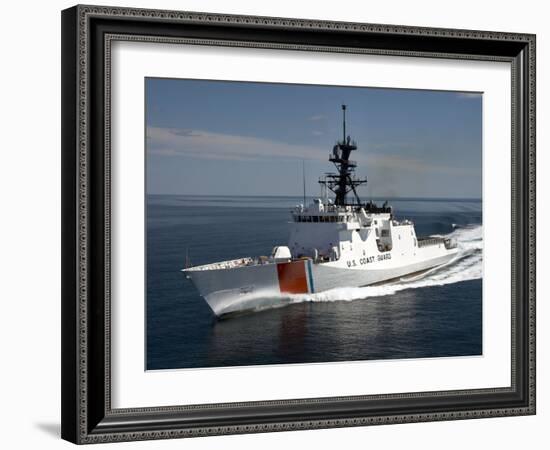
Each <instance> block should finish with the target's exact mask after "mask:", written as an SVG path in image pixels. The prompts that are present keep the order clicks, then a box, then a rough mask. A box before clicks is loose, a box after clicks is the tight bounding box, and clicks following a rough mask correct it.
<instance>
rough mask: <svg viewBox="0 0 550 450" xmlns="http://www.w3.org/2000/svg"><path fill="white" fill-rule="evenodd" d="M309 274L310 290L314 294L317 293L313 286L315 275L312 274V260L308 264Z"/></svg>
mask: <svg viewBox="0 0 550 450" xmlns="http://www.w3.org/2000/svg"><path fill="white" fill-rule="evenodd" d="M307 274H308V277H309V290H310V292H311V293H312V294H313V293H314V292H315V287H314V286H313V275H312V273H311V260H308V262H307Z"/></svg>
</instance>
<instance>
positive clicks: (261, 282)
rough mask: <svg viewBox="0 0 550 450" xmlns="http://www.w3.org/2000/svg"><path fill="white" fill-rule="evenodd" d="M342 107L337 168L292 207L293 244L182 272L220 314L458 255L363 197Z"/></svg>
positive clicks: (395, 275) (333, 157)
mask: <svg viewBox="0 0 550 450" xmlns="http://www.w3.org/2000/svg"><path fill="white" fill-rule="evenodd" d="M342 112H343V135H342V140H341V141H338V142H337V143H336V145H334V147H333V149H332V152H331V153H330V155H329V161H330V162H332V163H333V164H334V166H335V168H336V172H331V173H326V174H325V175H324V176H323V177H322V178H321V179H320V180H319V183H320V184H321V187H322V188H323V195H322V196H321V198H317V199H314V201H313V202H312V203H311V204H310V205H307V206H306V205H305V204H301V205H297V206H296V207H295V208H294V209H293V210H292V211H291V217H292V222H291V224H290V235H289V240H288V243H287V245H279V246H275V247H274V248H273V251H272V253H271V255H270V256H269V257H263V256H259V257H244V258H239V259H234V260H230V261H222V262H215V263H211V264H206V265H201V266H195V267H187V268H185V269H184V270H183V271H184V273H185V274H186V276H187V277H188V278H190V279H191V280H192V281H193V283H194V284H195V286H196V287H197V289H198V290H199V292H200V294H201V295H202V296H203V297H204V299H205V300H206V302H207V303H208V305H209V306H210V308H211V309H212V311H213V312H214V314H216V315H217V316H221V315H224V314H228V313H233V312H237V311H243V310H249V309H255V308H261V307H263V306H266V305H273V304H277V303H278V302H284V301H285V298H288V296H289V295H293V294H308V293H310V294H311V293H316V292H322V291H325V290H328V289H334V288H339V287H357V286H367V285H371V284H375V283H381V282H386V281H390V280H394V279H399V278H401V277H404V276H407V275H410V274H414V273H418V272H423V271H426V270H428V269H431V268H433V267H436V266H439V265H442V264H445V263H447V262H449V261H450V260H451V259H453V258H454V256H455V255H456V253H457V248H456V247H457V246H456V242H454V240H452V239H445V238H441V237H426V238H420V237H417V236H416V232H415V229H414V224H413V223H412V222H411V221H409V220H401V221H398V220H396V218H395V217H394V214H393V210H392V207H391V206H388V204H387V202H385V203H384V204H383V205H381V206H378V205H377V204H375V203H374V202H372V201H368V202H362V201H361V199H360V197H359V195H358V192H357V191H358V187H359V186H360V185H363V184H365V183H367V180H366V178H357V177H356V175H355V168H356V167H357V163H356V162H355V161H353V160H351V159H350V156H351V153H352V152H353V151H355V150H357V144H356V143H355V142H354V141H352V139H351V137H350V136H348V135H346V105H342ZM328 191H331V192H332V193H333V194H334V198H329V196H328ZM304 203H305V202H304Z"/></svg>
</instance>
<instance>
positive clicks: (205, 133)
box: [145, 78, 482, 199]
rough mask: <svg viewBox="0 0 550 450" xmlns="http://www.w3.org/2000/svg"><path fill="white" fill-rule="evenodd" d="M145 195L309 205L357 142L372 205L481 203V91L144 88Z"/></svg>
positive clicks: (209, 85) (158, 84)
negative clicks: (333, 156)
mask: <svg viewBox="0 0 550 450" xmlns="http://www.w3.org/2000/svg"><path fill="white" fill-rule="evenodd" d="M145 101H146V103H145V106H146V117H145V126H146V130H145V133H146V152H147V158H146V161H147V193H148V194H179V195H200V194H202V195H275V196H283V195H289V196H301V195H302V192H303V177H302V164H304V165H305V173H306V191H307V195H308V196H319V195H320V186H319V184H318V182H317V181H318V179H319V177H320V176H322V175H323V174H324V173H325V172H331V171H334V166H333V164H332V163H330V162H329V161H328V157H329V153H330V152H331V151H332V147H333V146H334V144H335V143H336V141H337V140H339V139H341V138H342V110H341V105H342V104H346V105H347V112H346V119H347V120H346V122H347V125H346V129H347V134H348V135H350V136H351V137H352V139H353V140H355V141H356V142H357V145H358V149H357V150H356V151H354V152H353V153H352V156H351V157H350V159H353V160H355V161H357V163H358V167H357V169H356V174H357V176H358V177H367V179H368V183H367V185H366V186H362V187H360V190H359V193H360V196H361V198H362V199H368V198H371V197H372V198H375V197H422V198H481V170H482V168H481V161H482V159H481V158H482V94H480V93H465V92H448V91H427V90H408V89H387V88H384V89H382V88H370V87H344V86H316V85H298V84H278V83H252V82H234V81H207V80H185V79H184V80H180V79H162V78H146V79H145Z"/></svg>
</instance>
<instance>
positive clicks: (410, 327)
mask: <svg viewBox="0 0 550 450" xmlns="http://www.w3.org/2000/svg"><path fill="white" fill-rule="evenodd" d="M384 200H386V199H382V201H384ZM302 201H303V200H302V199H300V198H298V197H295V198H294V197H252V196H250V197H224V196H168V195H166V196H165V195H149V196H148V197H147V255H146V261H147V302H146V304H147V308H146V314H147V317H146V323H147V325H146V326H147V337H146V362H147V369H148V370H154V369H176V368H200V367H227V366H247V365H258V364H291V363H314V362H335V361H360V360H375V359H402V358H428V357H446V356H467V355H480V354H482V327H481V324H482V264H481V262H482V248H483V241H482V227H481V223H482V215H481V206H482V204H481V201H480V200H468V199H464V200H454V199H453V200H439V199H406V198H399V199H389V203H390V205H392V206H393V210H394V214H395V216H396V217H397V218H398V219H410V220H413V221H414V223H415V228H416V232H417V234H418V236H425V235H441V236H443V235H445V236H446V235H450V236H453V237H455V238H456V239H457V241H458V246H459V255H458V257H457V258H456V259H455V260H454V261H453V262H451V263H450V264H447V265H445V266H444V267H442V268H439V269H436V270H432V271H430V272H428V273H426V274H424V275H422V276H420V277H415V278H409V279H402V280H399V281H397V282H393V283H391V284H386V285H382V286H372V287H362V288H357V287H350V288H345V289H335V290H332V291H327V292H324V293H318V294H312V295H307V296H304V295H301V296H299V297H298V296H297V297H296V298H295V299H294V300H293V302H291V304H289V305H287V306H284V307H279V308H271V309H265V310H262V311H257V312H251V313H248V314H243V315H238V316H234V317H231V318H228V319H222V320H218V319H216V317H215V316H214V315H213V314H212V312H211V311H210V309H209V307H208V305H207V304H206V302H205V301H204V300H203V299H202V298H201V297H200V296H199V295H198V292H197V291H196V289H195V287H194V286H193V284H192V283H191V281H190V280H188V279H186V278H185V276H184V275H183V274H182V272H181V269H182V268H183V267H184V265H185V260H186V253H188V254H189V258H190V260H191V262H192V264H193V265H199V264H206V263H210V262H215V261H221V260H226V259H234V258H240V257H245V256H257V255H269V254H270V253H271V250H272V248H273V246H274V245H277V244H286V242H287V237H288V227H289V223H288V222H289V220H290V209H291V208H292V207H293V206H294V205H296V204H298V203H301V202H302Z"/></svg>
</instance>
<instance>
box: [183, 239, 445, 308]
mask: <svg viewBox="0 0 550 450" xmlns="http://www.w3.org/2000/svg"><path fill="white" fill-rule="evenodd" d="M392 253H394V252H387V253H385V254H386V255H388V254H392ZM455 255H456V248H455V249H446V248H445V246H444V245H443V244H442V245H440V246H438V245H434V246H428V247H426V248H422V249H417V254H416V255H415V256H412V257H411V258H406V259H407V260H408V261H407V263H406V264H402V263H403V262H404V261H403V260H401V261H400V264H397V263H392V259H391V258H388V259H382V260H380V261H374V262H372V263H368V262H366V261H367V259H366V258H359V259H357V258H355V259H348V260H347V261H336V262H327V263H317V264H315V263H313V262H312V260H311V259H304V260H298V261H290V262H282V263H271V262H270V263H266V264H252V265H246V264H245V265H242V264H240V263H241V261H243V260H235V261H228V262H226V265H229V266H231V265H234V267H228V268H221V267H220V268H215V267H212V266H200V267H196V268H191V269H186V270H185V271H184V272H185V274H186V275H187V277H188V278H190V279H191V280H192V281H193V283H194V284H195V286H196V287H197V289H198V290H199V292H200V294H201V296H202V297H203V298H204V299H205V300H206V302H207V303H208V305H209V306H210V308H211V309H212V311H213V312H214V314H215V315H216V316H223V315H225V314H229V313H235V312H240V311H246V310H253V309H260V308H262V307H267V306H278V305H284V304H285V303H288V302H289V295H290V294H308V293H309V294H313V293H316V292H322V291H326V290H329V289H334V288H340V287H358V286H368V285H372V284H376V283H381V282H384V281H388V280H392V279H396V278H401V277H404V276H406V275H409V274H413V273H417V272H422V271H425V270H428V269H431V268H434V267H437V266H440V265H442V264H445V263H447V262H449V261H451V260H452V259H453V258H454V256H455ZM349 261H355V264H356V266H355V267H352V268H348V267H347V264H348V262H349ZM394 261H395V260H394ZM222 264H223V263H218V264H217V265H218V266H219V265H222Z"/></svg>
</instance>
